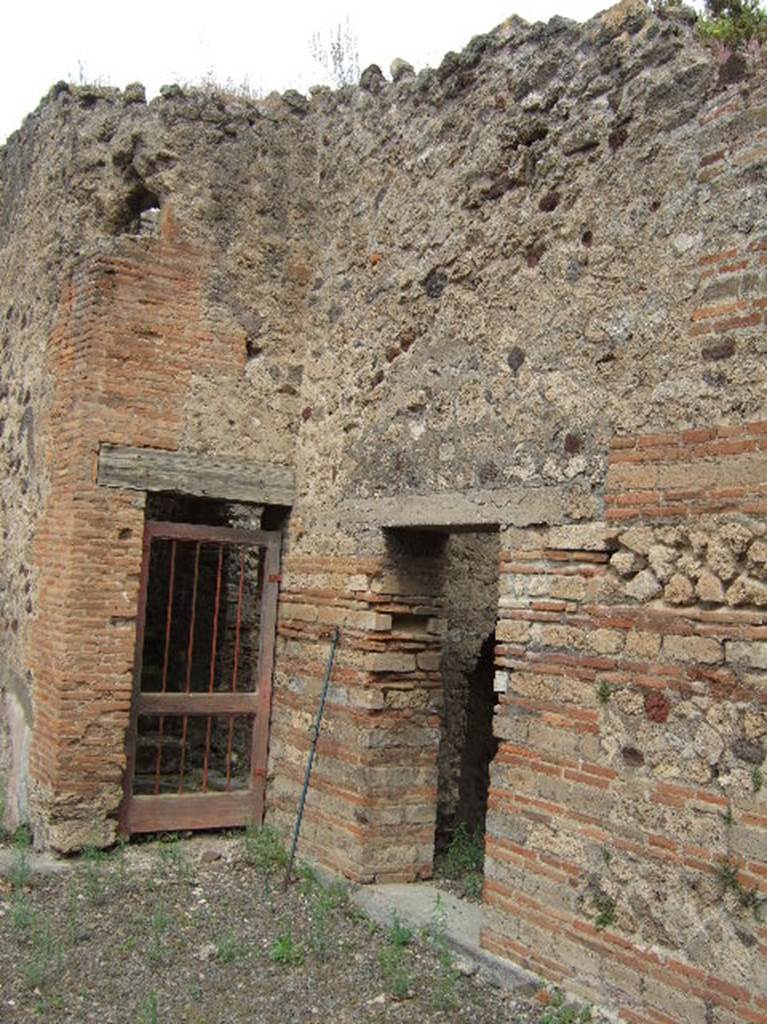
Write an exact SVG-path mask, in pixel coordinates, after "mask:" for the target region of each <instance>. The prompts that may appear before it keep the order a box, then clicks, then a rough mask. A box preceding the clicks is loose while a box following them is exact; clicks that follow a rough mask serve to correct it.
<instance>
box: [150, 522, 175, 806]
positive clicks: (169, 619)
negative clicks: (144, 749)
mask: <svg viewBox="0 0 767 1024" xmlns="http://www.w3.org/2000/svg"><path fill="white" fill-rule="evenodd" d="M176 543H177V542H176V541H175V540H172V541H171V543H170V580H169V581H168V605H167V608H166V611H165V651H164V653H163V656H162V690H161V692H162V693H165V692H166V691H167V689H168V657H169V655H170V630H171V625H172V623H173V584H174V582H175V577H176ZM164 732H165V715H160V725H159V728H158V730H157V758H156V760H155V765H154V792H155V796H156V795H157V794H158V793H159V792H160V766H161V764H162V743H163V734H164Z"/></svg>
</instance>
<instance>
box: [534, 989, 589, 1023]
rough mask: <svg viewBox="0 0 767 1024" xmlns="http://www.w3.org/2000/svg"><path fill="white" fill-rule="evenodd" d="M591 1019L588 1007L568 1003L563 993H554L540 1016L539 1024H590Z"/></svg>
mask: <svg viewBox="0 0 767 1024" xmlns="http://www.w3.org/2000/svg"><path fill="white" fill-rule="evenodd" d="M592 1017H593V1011H592V1009H591V1007H590V1006H579V1005H578V1004H577V1003H568V1002H567V1001H566V1000H565V996H564V993H563V992H559V991H556V992H554V994H553V995H552V997H551V1002H550V1003H549V1005H548V1006H547V1007H546V1009H545V1010H544V1011H543V1013H542V1014H541V1020H540V1024H590V1022H591V1020H592Z"/></svg>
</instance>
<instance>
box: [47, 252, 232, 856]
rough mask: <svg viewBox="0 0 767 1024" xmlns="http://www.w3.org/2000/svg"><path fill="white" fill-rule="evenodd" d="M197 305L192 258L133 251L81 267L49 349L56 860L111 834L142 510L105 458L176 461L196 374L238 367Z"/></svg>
mask: <svg viewBox="0 0 767 1024" xmlns="http://www.w3.org/2000/svg"><path fill="white" fill-rule="evenodd" d="M200 298H201V296H200V258H199V255H198V254H197V253H196V252H195V250H194V249H193V248H191V247H188V246H185V245H182V244H179V243H177V242H172V241H166V242H157V243H152V244H151V245H150V246H147V245H141V244H134V245H130V244H128V245H126V246H125V247H124V251H123V252H122V253H118V254H115V255H114V256H109V257H107V256H104V257H95V258H91V259H88V260H85V261H84V262H83V263H82V264H81V265H80V266H79V267H78V268H77V270H76V271H75V273H74V274H73V276H72V280H71V283H70V284H69V286H68V287H67V288H66V290H65V292H64V295H63V297H62V301H61V306H60V310H59V315H58V320H57V324H56V328H55V330H54V332H53V335H52V337H51V342H50V347H49V359H50V363H51V373H52V375H53V377H54V379H55V381H56V386H55V390H54V395H53V400H52V403H51V406H50V409H49V412H48V417H47V423H46V430H47V431H48V434H49V436H50V448H49V450H48V452H47V458H48V460H49V461H48V466H49V470H48V471H49V474H50V494H49V497H48V502H47V507H46V511H45V513H44V515H43V516H42V518H41V520H40V524H39V527H38V529H37V533H36V539H35V548H34V562H35V565H36V567H37V570H38V573H39V612H38V615H37V617H36V618H35V619H34V620H33V622H32V625H31V628H30V633H29V642H28V651H27V657H28V663H29V666H30V667H31V668H32V670H33V673H34V680H35V684H34V691H33V698H34V708H35V715H36V728H35V733H34V744H33V748H32V754H31V764H30V769H31V775H32V779H33V782H34V785H35V787H36V791H37V796H36V806H35V809H34V813H35V817H36V821H37V824H38V826H39V832H40V835H41V837H44V838H45V839H46V840H47V841H49V842H51V843H53V845H56V846H59V847H60V848H65V849H66V848H69V847H77V846H82V845H84V844H87V843H91V842H103V841H108V840H109V838H110V836H111V835H113V830H114V827H115V820H114V814H115V812H116V810H117V805H118V803H119V800H120V795H121V779H122V769H123V767H124V737H125V729H126V725H127V721H128V714H129V709H130V699H131V689H132V672H133V662H134V645H135V616H136V602H137V593H138V578H139V568H140V564H141V547H142V536H143V521H144V511H143V505H144V498H143V495H141V494H138V495H137V494H131V493H127V492H120V491H114V490H111V489H106V488H101V487H99V486H97V484H96V480H95V476H96V465H97V458H98V450H99V445H100V444H101V443H102V442H116V443H129V444H135V445H138V446H149V447H154V448H165V449H174V448H177V447H179V444H180V440H181V437H182V434H183V430H184V427H185V422H186V419H185V417H186V415H187V411H186V410H185V405H184V401H183V399H184V398H185V396H186V392H187V389H188V388H189V382H190V378H191V373H192V368H193V367H196V368H198V369H199V367H200V366H203V367H206V368H207V369H208V372H210V373H212V374H216V375H218V376H223V377H224V378H225V377H226V375H227V374H228V373H231V372H232V370H233V369H235V368H237V367H238V365H239V366H240V367H241V364H242V362H243V361H244V356H243V355H241V352H242V351H243V350H242V345H241V343H240V339H239V338H234V339H233V338H231V337H229V336H227V335H226V334H225V333H224V332H218V333H217V334H216V336H215V337H214V335H213V334H212V333H211V332H210V329H209V326H208V324H207V323H206V322H205V318H204V317H203V314H202V311H201V305H200ZM105 815H106V816H107V817H106V819H105V817H104V816H105Z"/></svg>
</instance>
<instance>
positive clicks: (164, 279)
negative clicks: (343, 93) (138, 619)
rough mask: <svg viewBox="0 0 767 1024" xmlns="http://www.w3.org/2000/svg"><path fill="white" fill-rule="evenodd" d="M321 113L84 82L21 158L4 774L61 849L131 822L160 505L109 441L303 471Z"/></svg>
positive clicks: (12, 204)
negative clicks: (150, 540) (112, 473)
mask: <svg viewBox="0 0 767 1024" xmlns="http://www.w3.org/2000/svg"><path fill="white" fill-rule="evenodd" d="M301 116H302V114H301V111H300V110H298V111H296V110H292V109H291V108H289V107H287V106H286V105H285V104H283V103H281V102H280V103H279V104H278V105H277V108H276V110H275V111H274V112H273V114H272V115H268V114H266V113H257V112H256V111H255V109H254V108H253V106H252V105H250V104H247V103H240V102H233V103H230V104H229V105H228V106H227V105H226V104H225V103H223V102H222V101H221V100H220V99H218V98H215V97H212V96H208V95H202V94H196V95H194V96H191V97H190V96H184V95H183V94H181V93H180V91H179V90H172V89H171V90H168V91H166V93H165V94H164V96H163V97H162V98H161V99H160V100H159V101H157V102H155V103H154V104H153V105H152V106H151V107H148V106H147V105H146V104H145V103H144V102H143V93H142V92H141V90H139V89H137V88H133V87H131V88H129V89H127V90H126V91H125V93H119V92H118V91H117V90H89V89H71V90H70V89H69V88H68V87H64V86H62V87H57V88H55V89H54V90H52V92H51V94H50V95H49V97H48V98H47V99H46V101H45V102H44V103H43V105H42V106H41V107H40V109H39V110H38V111H37V112H36V113H35V114H33V115H31V116H30V118H29V119H28V121H27V122H26V124H25V126H24V128H23V129H22V131H21V132H19V133H18V134H17V135H16V136H14V137H13V138H12V139H11V140H9V143H8V145H7V146H6V147H5V148H4V149H3V150H2V154H1V158H0V173H1V174H2V186H3V189H2V203H1V212H0V241H1V242H2V247H1V248H0V252H1V253H2V262H1V263H0V271H1V272H2V294H3V296H4V299H5V297H6V296H7V297H8V302H7V308H5V307H4V311H3V312H4V321H3V322H4V354H3V359H4V366H3V404H4V409H3V416H4V419H5V421H6V429H5V432H4V438H5V439H4V461H5V465H6V467H7V474H6V478H5V481H4V486H3V506H2V511H3V515H2V527H3V534H4V544H5V550H6V553H7V554H6V557H5V559H4V565H3V584H2V585H3V594H2V614H3V626H4V628H3V640H2V677H1V678H0V685H1V686H2V692H3V699H4V705H5V709H6V714H4V716H3V723H4V724H3V729H4V739H3V752H2V755H1V756H0V765H2V768H3V772H4V779H3V785H4V789H5V791H6V794H7V796H6V803H7V805H8V815H9V821H10V822H11V823H12V822H13V821H14V820H15V819H16V818H17V817H18V813H19V811H21V812H22V813H23V814H24V816H25V817H31V818H32V819H33V821H34V822H35V824H36V835H37V840H38V841H40V842H51V843H53V844H54V845H57V846H59V847H60V848H69V847H71V846H77V845H82V844H83V843H88V842H94V841H98V842H102V841H108V839H109V838H110V837H111V836H113V835H114V827H115V820H114V814H115V811H116V805H117V802H118V801H119V788H120V779H121V774H122V768H123V765H124V741H123V736H124V729H125V723H126V721H127V717H126V716H127V709H128V705H129V700H130V672H131V667H132V663H133V644H134V620H135V614H136V607H135V604H136V602H135V595H136V585H137V579H138V571H139V567H140V550H141V535H142V523H143V518H144V513H143V495H141V494H136V493H135V492H128V491H126V492H122V493H120V492H118V491H116V490H111V491H109V490H105V489H104V488H101V487H97V486H96V483H95V478H96V465H97V460H98V451H99V446H100V445H101V444H103V443H110V442H111V443H117V444H129V445H137V446H149V447H156V448H160V449H168V450H171V451H186V452H194V451H205V452H207V453H218V454H223V455H236V456H239V457H251V458H253V459H255V460H256V461H262V462H272V463H277V464H279V463H282V464H289V463H290V461H291V458H292V449H293V445H294V437H295V431H296V428H297V423H298V422H299V405H298V391H299V387H300V382H301V374H302V339H301V336H300V323H301V316H302V314H301V310H302V309H303V307H304V291H305V287H306V268H305V265H304V263H303V262H302V261H303V260H304V259H305V258H306V255H307V252H308V248H307V242H306V239H305V237H304V236H305V231H306V225H307V223H310V221H311V208H310V204H309V203H304V204H303V205H301V203H302V195H303V193H302V182H303V181H304V180H305V177H306V175H305V162H306V160H307V159H308V158H309V157H311V153H312V141H311V139H309V140H308V141H306V142H305V141H303V140H300V139H295V137H294V133H295V131H296V126H297V125H298V124H300V119H301ZM64 138H66V139H68V140H69V148H68V149H62V139H64ZM267 140H269V141H268V142H267ZM211 153H212V154H214V155H213V156H212V157H210V156H209V155H208V154H211ZM283 190H285V191H283ZM287 196H289V199H288V198H287ZM298 207H300V208H301V227H300V230H299V229H298V227H297V226H296V224H295V220H296V209H297V208H298ZM43 210H44V211H45V215H44V216H43V215H42V212H41V211H43ZM240 218H244V220H245V222H246V225H247V226H239V227H238V228H237V229H236V230H235V225H237V223H238V221H239V219H240ZM251 275H255V276H251ZM33 460H34V461H33ZM94 688H95V690H98V691H100V692H102V693H103V695H104V696H103V699H102V698H99V699H94ZM33 719H34V725H35V727H34V745H33V749H32V751H31V759H30V740H31V731H30V730H31V724H32V721H33ZM72 750H76V751H77V753H76V756H74V757H70V756H69V754H70V751H72ZM62 766H66V770H65V771H64V774H63V775H62V774H61V772H62V771H63V770H64V769H63V767H62ZM30 789H32V790H33V793H32V794H31V796H30V792H29V791H30Z"/></svg>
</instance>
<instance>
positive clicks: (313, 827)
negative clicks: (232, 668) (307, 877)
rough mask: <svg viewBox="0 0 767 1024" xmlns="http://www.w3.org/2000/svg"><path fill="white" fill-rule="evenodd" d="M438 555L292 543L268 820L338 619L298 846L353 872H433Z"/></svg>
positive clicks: (293, 770)
mask: <svg viewBox="0 0 767 1024" xmlns="http://www.w3.org/2000/svg"><path fill="white" fill-rule="evenodd" d="M434 591H435V581H434V578H433V567H432V566H431V565H429V563H428V562H424V563H423V564H422V565H421V566H419V565H418V564H417V561H414V562H411V563H410V565H409V566H408V569H407V571H406V572H405V571H401V570H400V571H397V567H396V566H395V565H393V564H392V563H391V562H387V560H386V559H385V558H383V557H378V558H359V557H356V558H355V557H343V556H311V555H289V556H288V557H287V559H286V563H285V567H284V571H283V585H282V593H281V598H280V616H279V640H278V649H277V661H276V670H275V693H274V711H273V724H272V734H271V751H272V765H271V776H272V780H271V785H270V790H269V797H268V801H267V805H268V814H269V815H270V817H271V819H272V820H273V821H274V822H275V823H276V824H277V825H278V826H280V827H282V828H283V829H285V830H286V831H287V830H288V829H289V828H290V827H292V824H293V819H294V817H295V813H296V808H297V805H298V795H299V793H300V787H301V782H302V779H303V771H304V767H305V764H306V757H307V754H308V750H309V745H310V741H311V728H312V725H313V721H314V715H315V713H316V709H317V704H318V700H319V693H320V688H321V683H322V678H323V674H324V670H325V662H326V659H327V655H328V651H329V636H330V633H331V630H332V627H333V626H336V625H338V626H341V627H342V628H343V642H342V644H341V645H340V646H339V648H338V654H337V658H336V663H335V667H334V670H333V676H332V685H331V688H330V691H329V696H328V702H327V705H326V708H325V717H324V721H323V725H322V732H321V736H320V740H319V746H318V758H317V762H316V766H315V769H314V774H313V776H312V786H311V790H310V793H309V799H308V803H307V810H306V817H305V821H304V825H303V828H302V839H301V843H302V849H303V850H304V852H305V853H307V854H308V855H311V856H315V857H316V858H317V859H318V860H319V861H320V862H321V863H324V864H326V865H327V866H329V867H332V868H334V869H336V870H339V871H342V872H343V873H344V874H345V875H347V877H350V878H353V879H356V880H358V881H373V880H379V881H408V880H412V879H415V878H424V877H429V876H430V875H431V870H432V855H433V847H434V828H435V818H436V801H437V749H438V739H439V707H440V698H441V677H440V673H439V659H440V648H441V636H442V634H443V632H444V619H443V618H442V607H441V603H440V602H439V601H437V600H435V598H434V596H433V595H434Z"/></svg>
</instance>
